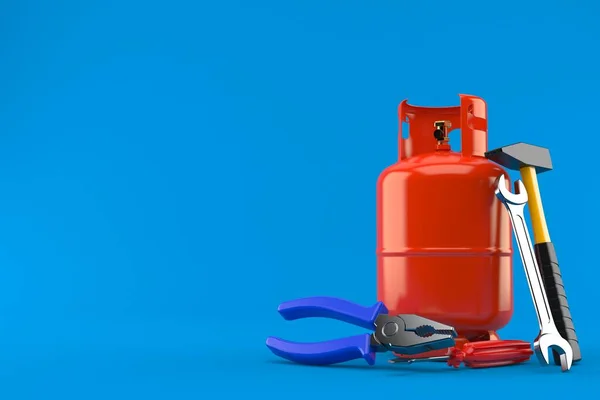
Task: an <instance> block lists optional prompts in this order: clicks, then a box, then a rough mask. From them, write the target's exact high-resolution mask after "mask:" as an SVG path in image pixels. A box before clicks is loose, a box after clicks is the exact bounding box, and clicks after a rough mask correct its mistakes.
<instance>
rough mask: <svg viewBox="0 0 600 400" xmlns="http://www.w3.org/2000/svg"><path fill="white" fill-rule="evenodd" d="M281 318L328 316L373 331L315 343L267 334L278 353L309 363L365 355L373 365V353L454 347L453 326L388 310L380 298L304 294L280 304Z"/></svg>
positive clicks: (329, 362) (322, 362) (330, 361)
mask: <svg viewBox="0 0 600 400" xmlns="http://www.w3.org/2000/svg"><path fill="white" fill-rule="evenodd" d="M278 311H279V313H280V314H281V316H282V317H283V318H284V319H286V320H295V319H301V318H313V317H317V318H318V317H320V318H329V319H336V320H338V321H342V322H346V323H349V324H352V325H356V326H359V327H362V328H365V329H369V330H372V331H374V333H372V334H363V335H357V336H351V337H347V338H342V339H334V340H330V341H326V342H318V343H297V342H289V341H286V340H283V339H279V338H276V337H269V338H267V347H268V348H269V349H270V350H271V351H272V352H273V353H274V354H275V355H277V356H279V357H282V358H285V359H287V360H290V361H293V362H296V363H300V364H311V365H328V364H337V363H341V362H346V361H350V360H355V359H359V358H363V359H365V361H367V363H368V364H369V365H373V364H375V354H376V353H378V352H384V351H394V352H396V353H399V354H406V355H414V354H419V353H423V352H426V351H431V350H439V349H444V348H448V347H453V346H454V338H455V337H456V336H457V335H456V331H455V330H454V328H452V327H451V326H448V325H444V324H440V323H438V322H435V321H432V320H430V319H427V318H423V317H420V316H418V315H414V314H400V315H396V316H390V315H388V309H387V307H386V306H385V305H384V304H383V303H382V302H377V303H375V304H374V305H373V306H371V307H364V306H361V305H358V304H355V303H352V302H350V301H347V300H343V299H339V298H335V297H308V298H304V299H298V300H292V301H288V302H285V303H282V304H281V305H279V308H278Z"/></svg>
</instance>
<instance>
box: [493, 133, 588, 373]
mask: <svg viewBox="0 0 600 400" xmlns="http://www.w3.org/2000/svg"><path fill="white" fill-rule="evenodd" d="M485 156H486V157H487V158H488V159H490V160H492V161H494V162H496V163H498V164H500V165H502V166H504V167H506V168H508V169H512V170H519V171H520V173H521V178H522V179H523V183H524V185H525V189H526V190H527V193H528V195H529V216H530V218H531V225H532V229H533V239H534V241H535V245H534V249H535V253H536V259H537V262H538V266H539V267H540V268H541V272H542V279H543V281H544V287H545V288H546V293H547V296H548V303H549V304H550V308H551V309H552V316H553V317H554V321H555V322H556V327H557V328H558V332H559V333H560V334H561V336H562V337H564V338H565V339H567V340H568V341H569V344H570V345H571V348H572V349H573V361H575V362H577V361H580V360H581V350H580V348H579V341H578V339H577V333H576V332H575V326H574V325H573V319H572V316H571V311H570V309H569V303H568V302H567V294H566V291H565V286H564V282H563V280H562V275H561V273H560V267H559V265H558V258H557V256H556V251H555V249H554V245H553V244H552V241H551V240H550V234H549V233H548V227H547V225H546V218H545V216H544V209H543V207H542V198H541V196H540V190H539V187H538V181H537V174H541V173H543V172H546V171H550V170H552V160H551V159H550V151H549V150H548V149H546V148H543V147H538V146H533V145H530V144H527V143H516V144H513V145H510V146H505V147H500V148H498V149H495V150H491V151H488V152H487V153H485ZM554 362H555V363H556V364H559V363H560V357H559V355H558V354H557V353H554Z"/></svg>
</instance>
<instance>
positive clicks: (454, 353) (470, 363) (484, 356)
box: [389, 340, 533, 368]
mask: <svg viewBox="0 0 600 400" xmlns="http://www.w3.org/2000/svg"><path fill="white" fill-rule="evenodd" d="M532 354H533V350H531V345H530V344H529V343H528V342H524V341H522V340H489V341H485V342H470V343H465V344H464V345H463V346H462V348H459V347H453V348H450V349H449V354H448V355H446V356H439V357H429V358H413V359H406V358H400V357H398V358H394V359H391V360H389V362H390V363H393V364H399V363H408V364H411V363H413V362H420V361H446V363H447V364H448V365H449V366H451V367H454V368H458V367H459V366H460V364H461V363H464V364H465V366H466V367H468V368H490V367H501V366H505V365H514V364H521V363H523V362H525V361H527V360H529V358H530V357H531V355H532Z"/></svg>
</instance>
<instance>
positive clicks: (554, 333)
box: [495, 175, 573, 372]
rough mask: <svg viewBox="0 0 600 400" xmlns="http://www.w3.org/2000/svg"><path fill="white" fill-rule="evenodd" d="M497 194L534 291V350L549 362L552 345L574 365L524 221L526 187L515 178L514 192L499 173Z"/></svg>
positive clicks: (567, 366) (562, 363)
mask: <svg viewBox="0 0 600 400" xmlns="http://www.w3.org/2000/svg"><path fill="white" fill-rule="evenodd" d="M495 194H496V197H497V198H498V199H499V200H500V201H501V202H502V204H504V206H505V207H506V209H507V210H508V214H509V216H510V221H511V222H512V227H513V231H514V234H515V237H516V240H517V245H518V247H519V253H520V254H521V261H522V262H523V268H524V269H525V275H526V276H527V283H528V284H529V290H530V291H531V297H532V299H533V305H534V307H535V312H536V314H537V317H538V322H539V324H540V333H539V335H538V336H537V337H536V338H535V340H534V342H533V348H534V351H535V354H536V356H537V358H538V360H539V361H540V363H542V364H550V355H549V350H550V349H553V350H554V351H555V352H556V353H558V354H559V355H560V366H561V369H562V371H563V372H564V371H567V370H569V369H571V365H572V363H573V350H572V349H571V345H569V342H567V341H566V340H565V339H564V338H563V337H562V336H560V333H558V329H557V328H556V325H555V324H554V318H553V317H552V312H551V310H550V305H549V304H548V297H547V295H546V290H545V289H544V283H543V281H542V275H541V273H540V269H539V268H538V265H537V261H536V257H535V253H534V250H533V246H532V244H531V238H530V237H529V230H528V228H527V224H526V222H525V217H524V210H525V204H527V200H528V197H527V190H525V186H524V185H523V182H521V181H520V180H518V181H516V182H515V193H512V192H511V191H510V190H509V189H508V188H507V185H506V179H505V178H504V175H500V177H499V178H498V181H497V187H496V191H495Z"/></svg>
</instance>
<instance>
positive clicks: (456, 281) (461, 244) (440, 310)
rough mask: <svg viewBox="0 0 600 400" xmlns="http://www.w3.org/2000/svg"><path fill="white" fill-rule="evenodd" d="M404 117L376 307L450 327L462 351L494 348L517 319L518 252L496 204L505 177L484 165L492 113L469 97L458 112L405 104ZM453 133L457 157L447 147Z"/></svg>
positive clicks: (383, 215) (382, 222) (381, 223)
mask: <svg viewBox="0 0 600 400" xmlns="http://www.w3.org/2000/svg"><path fill="white" fill-rule="evenodd" d="M398 113H399V117H400V122H401V123H400V134H399V146H398V150H399V153H398V154H399V160H398V162H397V163H395V164H394V165H392V166H390V167H388V168H386V169H385V170H384V171H383V172H382V173H381V175H380V177H379V180H378V183H377V296H378V300H379V301H382V302H384V303H385V304H386V305H387V307H388V309H389V311H390V313H392V314H400V313H403V314H418V315H421V316H423V317H426V318H430V319H433V320H435V321H439V322H442V323H445V324H448V325H451V326H453V327H454V328H455V329H456V330H457V332H458V333H459V336H460V337H461V339H462V340H463V341H464V340H471V341H477V340H487V339H497V338H498V337H497V335H496V331H497V330H498V329H500V328H502V327H504V326H505V325H506V324H507V323H508V322H509V321H510V318H511V317H512V312H513V281H512V255H513V249H512V236H511V235H512V231H511V226H510V220H509V216H508V213H507V212H506V210H505V209H503V206H502V204H501V203H500V201H499V200H498V199H496V197H495V195H494V189H495V183H496V179H497V178H498V176H500V175H501V174H506V172H505V171H504V169H502V168H501V167H500V166H498V165H497V164H495V163H493V162H491V161H489V160H487V159H486V158H485V157H484V153H485V152H486V151H487V108H486V104H485V102H484V101H483V99H481V98H478V97H475V96H469V95H460V106H455V107H416V106H412V105H409V104H408V103H407V101H406V100H405V101H403V102H402V103H401V104H400V106H399V109H398ZM402 122H406V123H408V124H409V128H410V132H409V136H408V138H406V139H404V138H403V133H402ZM455 129H460V135H461V149H460V151H458V152H457V151H452V149H451V148H450V145H449V135H448V134H450V136H451V135H452V131H453V130H455ZM456 133H458V132H456ZM506 177H507V178H508V174H506Z"/></svg>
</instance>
